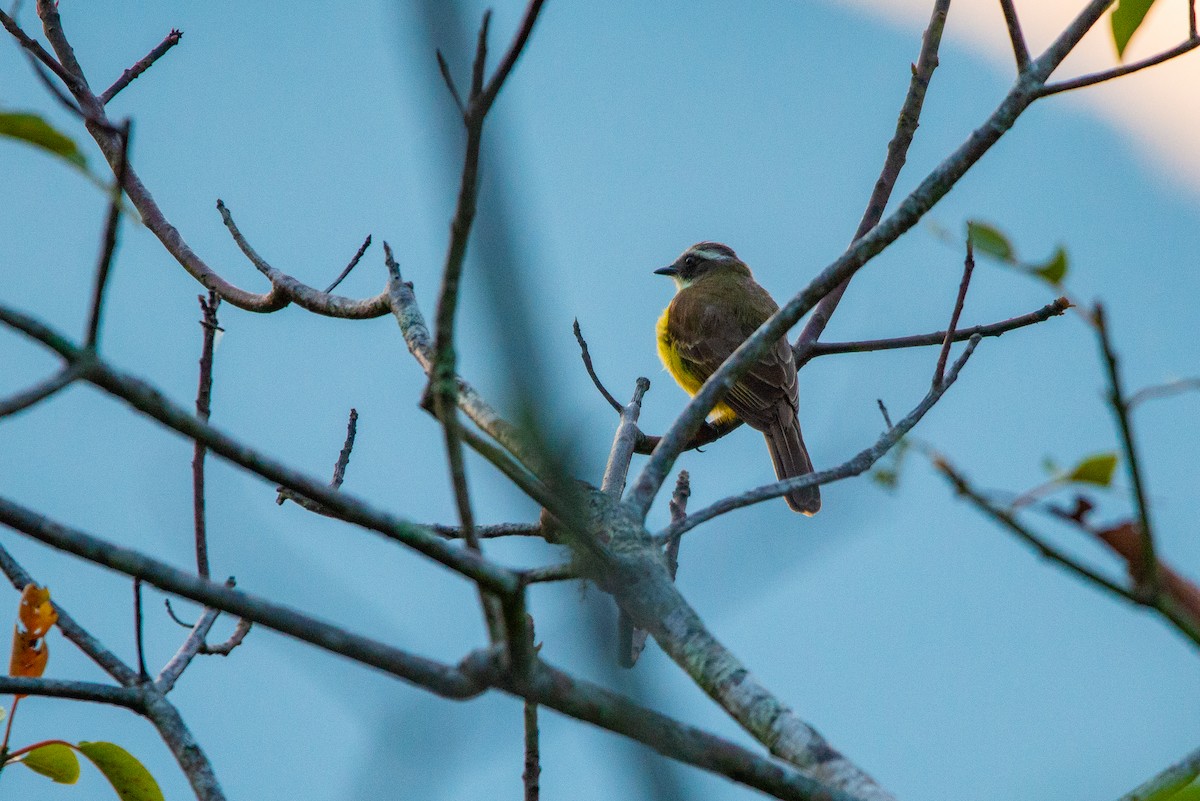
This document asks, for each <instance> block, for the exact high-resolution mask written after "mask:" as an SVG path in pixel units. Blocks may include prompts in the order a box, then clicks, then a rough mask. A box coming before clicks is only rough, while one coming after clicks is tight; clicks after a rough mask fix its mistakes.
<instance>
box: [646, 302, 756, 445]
mask: <svg viewBox="0 0 1200 801" xmlns="http://www.w3.org/2000/svg"><path fill="white" fill-rule="evenodd" d="M670 314H671V307H670V306H667V308H665V309H663V313H662V316H661V317H659V318H658V326H657V327H656V332H657V334H658V358H660V359H662V363H663V366H664V367H666V368H667V372H668V373H670V374H671V377H672V378H674V379H675V383H677V384H679V386H681V387H683V391H684V392H686V393H687V394H689V395H695V394H696V393H697V392H699V391H700V387H702V386H703V385H704V381H705V380H706V379H707V378H708V376H707V375H697V374H696V373H693V372H692V371H691V370H690V369H689V365H688V364H687V363H686V362H685V361H684V360H683V359H682V358H681V357H680V355H679V350H678V349H677V348H676V347H675V342H674V340H673V339H672V338H671V337H670V335H669V334H668V333H667V322H668V320H669V315H670ZM708 419H709V420H711V421H712V422H713V423H718V424H719V423H725V422H732V421H733V420H736V419H737V412H735V411H734V410H733V409H730V408H729V407H728V406H726V405H725V404H724V403H718V404H717V405H716V406H714V407H713V410H712V411H711V412H709V413H708Z"/></svg>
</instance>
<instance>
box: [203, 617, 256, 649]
mask: <svg viewBox="0 0 1200 801" xmlns="http://www.w3.org/2000/svg"><path fill="white" fill-rule="evenodd" d="M253 625H254V624H253V623H251V622H250V621H249V620H247V619H246V618H241V619H239V620H238V622H237V625H236V626H235V627H234V629H233V634H230V635H229V639H228V640H226V641H225V642H221V643H217V644H216V645H209V644H208V643H205V644H204V645H202V646H200V653H202V654H212V655H214V656H229V655H230V654H231V653H233V649H234V648H237V647H238V646H239V645H241V644H242V642H243V641H244V640H245V639H246V635H247V634H249V633H250V629H251V628H253Z"/></svg>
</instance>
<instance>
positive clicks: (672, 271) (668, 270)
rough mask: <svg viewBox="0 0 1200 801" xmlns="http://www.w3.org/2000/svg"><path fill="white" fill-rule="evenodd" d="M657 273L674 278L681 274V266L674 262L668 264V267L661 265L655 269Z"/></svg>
mask: <svg viewBox="0 0 1200 801" xmlns="http://www.w3.org/2000/svg"><path fill="white" fill-rule="evenodd" d="M654 274H655V275H669V276H671V277H672V278H674V277H675V276H677V275H679V268H678V267H676V266H675V265H674V264H668V265H667V266H666V267H659V268H658V269H657V270H655V271H654Z"/></svg>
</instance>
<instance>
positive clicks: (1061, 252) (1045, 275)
mask: <svg viewBox="0 0 1200 801" xmlns="http://www.w3.org/2000/svg"><path fill="white" fill-rule="evenodd" d="M1029 272H1031V273H1033V274H1034V275H1036V276H1038V277H1039V278H1041V279H1042V280H1043V281H1045V282H1046V283H1048V284H1052V285H1054V286H1059V285H1060V284H1062V281H1063V279H1064V278H1066V277H1067V251H1066V250H1065V249H1064V248H1063V247H1062V246H1059V247H1058V248H1057V249H1056V250H1055V251H1054V255H1053V256H1051V257H1050V260H1049V261H1047V262H1046V263H1045V264H1043V265H1041V266H1037V265H1031V266H1030V268H1029Z"/></svg>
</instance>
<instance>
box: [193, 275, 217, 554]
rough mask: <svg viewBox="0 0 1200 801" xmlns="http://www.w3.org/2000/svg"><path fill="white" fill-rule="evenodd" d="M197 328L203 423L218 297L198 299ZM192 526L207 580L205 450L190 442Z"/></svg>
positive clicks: (198, 396)
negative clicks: (199, 334)
mask: <svg viewBox="0 0 1200 801" xmlns="http://www.w3.org/2000/svg"><path fill="white" fill-rule="evenodd" d="M199 301H200V327H201V328H202V329H203V335H202V345H201V347H200V378H199V382H198V386H197V387H196V416H197V417H199V418H200V419H201V420H202V421H204V422H205V423H207V422H208V420H209V417H210V416H211V414H212V383H213V351H214V349H215V345H216V341H217V332H218V331H222V330H224V329H222V328H221V324H220V321H219V320H218V319H217V307H218V306H220V304H221V298H220V296H219V295H217V293H216V292H213V291H212V290H209V293H208V301H207V302H205V300H204V296H203V295H200V296H199ZM192 445H193V448H192V523H193V528H194V530H195V540H196V572H197V573H198V574H199V575H201V576H203V577H204V578H208V523H207V520H206V513H205V500H204V459H205V456H206V455H207V454H208V448H206V447H205V445H204V443H203V442H201V441H200V440H196V441H195V442H193V443H192Z"/></svg>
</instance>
